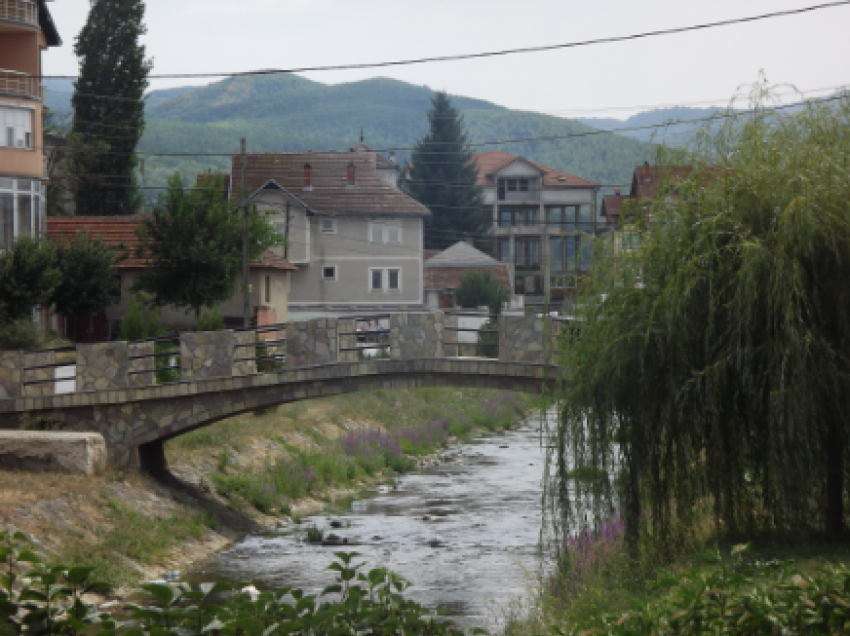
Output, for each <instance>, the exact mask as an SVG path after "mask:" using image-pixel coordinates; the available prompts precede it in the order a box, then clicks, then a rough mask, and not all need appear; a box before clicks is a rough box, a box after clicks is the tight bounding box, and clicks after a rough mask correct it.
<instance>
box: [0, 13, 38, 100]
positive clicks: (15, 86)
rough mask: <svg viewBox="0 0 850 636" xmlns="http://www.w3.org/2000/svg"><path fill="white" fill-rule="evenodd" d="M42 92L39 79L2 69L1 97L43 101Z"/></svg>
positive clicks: (0, 80)
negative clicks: (7, 96)
mask: <svg viewBox="0 0 850 636" xmlns="http://www.w3.org/2000/svg"><path fill="white" fill-rule="evenodd" d="M0 1H2V0H0ZM42 92H43V89H42V86H41V82H39V81H38V78H37V77H33V76H32V75H28V74H27V73H21V72H20V71H8V70H4V69H0V95H9V96H12V97H26V98H29V99H36V100H39V101H41V96H42Z"/></svg>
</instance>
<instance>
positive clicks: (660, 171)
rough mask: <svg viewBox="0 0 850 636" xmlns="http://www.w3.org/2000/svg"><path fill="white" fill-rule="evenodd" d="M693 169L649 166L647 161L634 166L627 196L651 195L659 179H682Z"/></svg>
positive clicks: (643, 196)
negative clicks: (630, 186)
mask: <svg viewBox="0 0 850 636" xmlns="http://www.w3.org/2000/svg"><path fill="white" fill-rule="evenodd" d="M692 170H693V168H692V167H691V166H663V167H659V166H651V165H649V164H648V163H645V164H643V165H642V166H636V167H635V172H634V175H632V188H631V191H630V193H629V196H631V197H636V198H638V199H644V198H648V197H651V196H653V195H654V194H655V189H656V186H657V184H658V182H659V181H663V180H666V179H669V180H671V181H682V180H683V179H685V178H686V177H687V176H688V175H689V174H690V173H691V171H692Z"/></svg>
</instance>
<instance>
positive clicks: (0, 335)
mask: <svg viewBox="0 0 850 636" xmlns="http://www.w3.org/2000/svg"><path fill="white" fill-rule="evenodd" d="M42 346H43V345H42V334H41V329H40V328H39V326H38V325H36V324H35V323H33V321H32V320H30V319H29V318H19V319H18V320H13V321H11V322H8V323H6V324H2V325H0V350H4V351H19V350H23V351H33V350H36V349H40V348H41V347H42Z"/></svg>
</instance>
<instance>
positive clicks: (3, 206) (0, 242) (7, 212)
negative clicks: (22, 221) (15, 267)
mask: <svg viewBox="0 0 850 636" xmlns="http://www.w3.org/2000/svg"><path fill="white" fill-rule="evenodd" d="M14 214H15V196H14V195H12V194H3V193H0V250H8V249H11V247H12V242H13V241H14V239H15V216H14Z"/></svg>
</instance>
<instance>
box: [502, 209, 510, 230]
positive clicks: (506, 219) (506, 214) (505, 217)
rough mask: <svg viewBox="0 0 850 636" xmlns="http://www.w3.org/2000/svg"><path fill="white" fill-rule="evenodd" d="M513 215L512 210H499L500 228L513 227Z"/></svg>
mask: <svg viewBox="0 0 850 636" xmlns="http://www.w3.org/2000/svg"><path fill="white" fill-rule="evenodd" d="M511 225H513V213H512V212H511V211H510V210H499V227H511Z"/></svg>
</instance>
